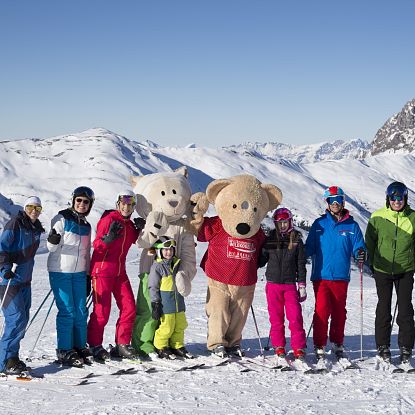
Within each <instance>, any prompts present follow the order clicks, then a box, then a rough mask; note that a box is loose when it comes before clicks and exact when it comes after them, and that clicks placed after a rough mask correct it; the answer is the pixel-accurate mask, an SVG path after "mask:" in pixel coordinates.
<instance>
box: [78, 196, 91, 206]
mask: <svg viewBox="0 0 415 415" xmlns="http://www.w3.org/2000/svg"><path fill="white" fill-rule="evenodd" d="M75 202H76V203H82V204H83V205H85V206H88V205H89V204H90V203H91V201H90V200H89V199H81V198H80V197H77V198H76V199H75Z"/></svg>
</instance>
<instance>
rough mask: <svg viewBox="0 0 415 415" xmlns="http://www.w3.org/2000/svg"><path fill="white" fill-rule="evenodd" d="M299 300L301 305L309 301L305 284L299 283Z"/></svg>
mask: <svg viewBox="0 0 415 415" xmlns="http://www.w3.org/2000/svg"><path fill="white" fill-rule="evenodd" d="M298 297H299V298H298V300H299V301H300V303H302V302H303V301H305V300H306V299H307V291H306V289H305V282H299V283H298Z"/></svg>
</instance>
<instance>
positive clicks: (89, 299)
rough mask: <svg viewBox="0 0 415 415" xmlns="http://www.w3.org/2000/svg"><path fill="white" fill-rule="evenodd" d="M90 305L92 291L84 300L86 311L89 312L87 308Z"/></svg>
mask: <svg viewBox="0 0 415 415" xmlns="http://www.w3.org/2000/svg"><path fill="white" fill-rule="evenodd" d="M91 304H92V291H91V293H90V294H89V296H88V298H87V299H86V309H87V310H89V307H91Z"/></svg>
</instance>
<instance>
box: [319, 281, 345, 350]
mask: <svg viewBox="0 0 415 415" xmlns="http://www.w3.org/2000/svg"><path fill="white" fill-rule="evenodd" d="M348 285H349V283H348V281H328V280H321V281H313V288H314V296H315V299H316V305H315V310H314V317H313V341H314V346H319V347H323V346H325V345H326V344H327V330H328V325H329V318H330V317H331V322H330V333H329V339H330V342H331V343H336V344H343V341H344V326H345V324H346V313H347V311H346V299H347V287H348Z"/></svg>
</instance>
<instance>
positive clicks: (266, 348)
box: [264, 329, 271, 352]
mask: <svg viewBox="0 0 415 415" xmlns="http://www.w3.org/2000/svg"><path fill="white" fill-rule="evenodd" d="M270 339H271V329H270V330H269V334H268V340H267V345H266V346H265V347H264V350H265V351H266V352H267V351H268V350H269V349H270V347H269V341H270Z"/></svg>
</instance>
